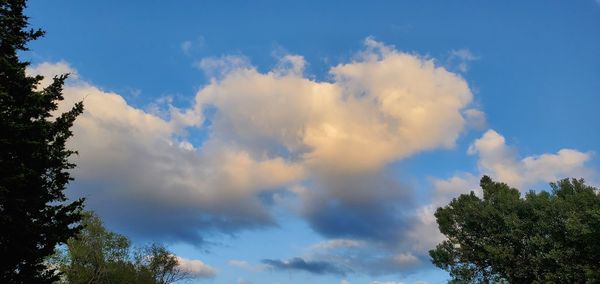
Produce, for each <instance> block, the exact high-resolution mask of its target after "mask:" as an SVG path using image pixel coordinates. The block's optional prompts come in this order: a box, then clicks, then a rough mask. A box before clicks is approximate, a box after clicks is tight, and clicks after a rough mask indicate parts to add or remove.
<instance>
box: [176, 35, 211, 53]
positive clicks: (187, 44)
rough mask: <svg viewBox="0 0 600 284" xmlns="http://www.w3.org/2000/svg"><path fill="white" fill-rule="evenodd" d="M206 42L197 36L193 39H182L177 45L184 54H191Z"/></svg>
mask: <svg viewBox="0 0 600 284" xmlns="http://www.w3.org/2000/svg"><path fill="white" fill-rule="evenodd" d="M205 44H206V41H205V39H204V37H202V36H199V37H197V38H196V39H195V40H184V41H182V42H181V44H180V45H179V48H180V49H181V51H182V52H183V54H185V55H191V54H192V52H193V51H195V50H199V49H201V48H202V47H204V45H205Z"/></svg>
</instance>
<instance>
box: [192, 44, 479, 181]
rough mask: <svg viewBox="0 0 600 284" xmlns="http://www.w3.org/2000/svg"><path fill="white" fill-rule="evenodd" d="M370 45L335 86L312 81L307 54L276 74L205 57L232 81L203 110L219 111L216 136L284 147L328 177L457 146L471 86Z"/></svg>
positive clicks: (268, 148)
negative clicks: (326, 172) (306, 72)
mask: <svg viewBox="0 0 600 284" xmlns="http://www.w3.org/2000/svg"><path fill="white" fill-rule="evenodd" d="M366 44H367V47H368V48H367V50H366V51H365V52H363V53H361V55H360V57H359V58H358V59H357V60H356V61H354V62H351V63H348V64H341V65H338V66H335V67H333V68H332V69H331V71H330V73H331V75H332V76H333V78H334V82H331V83H330V82H318V81H314V80H311V79H308V78H305V77H303V76H302V74H301V73H302V72H301V71H302V68H303V66H304V64H305V63H304V60H303V59H302V58H301V57H298V56H286V57H284V58H283V59H282V60H283V61H285V64H281V65H280V66H279V67H278V68H277V69H275V70H273V71H271V72H267V73H260V72H258V71H257V70H256V69H255V68H252V67H249V66H248V65H247V61H245V60H243V59H240V58H237V57H224V58H222V59H220V60H217V59H205V60H203V61H202V62H201V64H200V65H201V66H202V67H203V68H204V69H208V70H209V73H210V74H214V73H217V74H219V75H220V76H222V79H221V80H214V81H213V82H212V83H211V84H209V85H208V86H206V87H204V88H203V89H202V90H200V92H199V93H198V96H197V103H198V106H200V107H205V106H214V107H216V109H217V114H216V115H215V117H214V120H213V123H214V124H213V127H214V135H215V137H218V138H219V139H223V140H229V141H234V142H235V143H239V144H243V145H245V146H246V147H249V148H250V149H252V151H253V152H254V153H255V154H258V155H260V154H263V153H265V152H266V153H267V154H272V149H273V148H277V147H283V148H284V149H286V150H287V151H288V152H289V153H290V154H291V155H293V156H294V157H297V158H299V159H301V160H302V161H303V162H305V164H306V165H309V166H311V167H317V168H320V169H323V168H335V169H337V170H342V171H353V170H354V171H364V170H377V169H379V168H381V167H382V166H384V165H385V164H387V163H389V162H392V161H395V160H398V159H402V158H405V157H407V156H410V155H412V154H414V153H418V152H420V151H425V150H429V149H435V148H439V147H452V146H453V145H454V141H455V140H456V138H457V136H458V135H459V133H460V131H461V130H462V129H463V127H464V125H465V118H464V117H463V114H462V113H461V111H462V110H463V109H465V108H466V107H467V106H468V105H469V103H470V101H471V98H472V94H471V92H470V91H469V88H468V86H467V84H466V82H465V81H464V80H463V79H462V78H460V77H459V76H457V75H456V74H453V73H450V72H448V71H446V70H445V69H443V68H441V67H437V66H435V65H434V63H433V61H431V60H428V59H423V58H419V57H417V56H414V55H410V54H406V53H401V52H398V51H395V50H393V49H392V48H391V47H388V46H385V45H383V44H381V43H378V42H375V41H373V40H371V39H369V40H367V42H366ZM281 66H288V68H287V69H285V68H281ZM257 110H260V111H257ZM424 129H427V131H423V130H424Z"/></svg>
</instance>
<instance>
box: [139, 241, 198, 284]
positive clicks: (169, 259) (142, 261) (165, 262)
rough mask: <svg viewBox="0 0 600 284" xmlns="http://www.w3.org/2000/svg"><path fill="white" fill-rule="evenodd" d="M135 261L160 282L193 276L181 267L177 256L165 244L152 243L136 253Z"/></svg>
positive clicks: (167, 283)
mask: <svg viewBox="0 0 600 284" xmlns="http://www.w3.org/2000/svg"><path fill="white" fill-rule="evenodd" d="M135 263H136V264H137V266H138V267H140V270H147V271H149V272H150V275H151V276H152V278H153V279H154V280H155V281H156V282H157V283H159V284H169V283H173V282H177V281H180V280H184V279H188V278H191V275H190V274H189V273H188V272H187V271H185V270H183V269H181V267H180V266H179V261H178V260H177V257H176V256H174V255H173V254H172V253H171V252H170V251H169V250H167V249H166V248H165V247H164V246H163V245H160V244H156V243H154V244H151V245H149V246H147V247H145V248H142V249H140V250H139V251H138V253H136V256H135Z"/></svg>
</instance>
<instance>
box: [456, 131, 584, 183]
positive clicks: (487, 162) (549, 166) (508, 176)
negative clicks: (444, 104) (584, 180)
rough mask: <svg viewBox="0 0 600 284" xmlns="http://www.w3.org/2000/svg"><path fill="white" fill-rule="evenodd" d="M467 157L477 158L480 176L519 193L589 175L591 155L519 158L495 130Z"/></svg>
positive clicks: (563, 152) (572, 152) (477, 142)
mask: <svg viewBox="0 0 600 284" xmlns="http://www.w3.org/2000/svg"><path fill="white" fill-rule="evenodd" d="M468 153H469V154H471V155H478V157H479V160H478V163H477V164H478V167H479V170H480V172H481V173H482V174H487V175H490V176H492V177H493V178H494V179H496V180H499V181H503V182H506V183H508V184H510V185H512V186H514V187H517V188H520V189H521V190H527V188H524V186H527V185H531V184H534V183H537V182H552V181H556V180H558V179H562V178H565V177H583V176H586V175H591V170H590V169H588V168H586V167H585V163H586V162H587V161H589V160H590V159H591V157H592V152H580V151H577V150H574V149H560V150H559V151H558V152H557V153H555V154H549V153H545V154H541V155H533V156H527V157H524V158H522V159H519V158H518V155H517V152H516V150H515V149H514V148H513V147H510V146H508V145H507V144H506V140H505V139H504V137H503V136H502V135H500V134H498V133H497V132H496V131H494V130H488V131H487V132H485V134H484V135H483V136H482V137H481V138H479V139H477V140H475V142H473V144H471V146H470V147H469V151H468Z"/></svg>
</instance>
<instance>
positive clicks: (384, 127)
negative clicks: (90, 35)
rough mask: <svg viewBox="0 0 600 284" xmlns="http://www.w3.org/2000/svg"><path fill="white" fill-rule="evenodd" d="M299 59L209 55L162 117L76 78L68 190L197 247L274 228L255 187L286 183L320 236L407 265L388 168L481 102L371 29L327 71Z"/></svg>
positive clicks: (402, 190) (434, 143)
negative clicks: (257, 60) (202, 77)
mask: <svg viewBox="0 0 600 284" xmlns="http://www.w3.org/2000/svg"><path fill="white" fill-rule="evenodd" d="M305 65H306V62H305V61H304V59H303V58H302V57H301V56H298V55H287V56H284V57H282V58H281V61H280V63H279V64H278V65H277V66H276V67H275V68H273V69H272V70H270V71H267V72H260V71H258V69H257V68H255V67H254V66H252V65H251V64H250V63H249V61H248V60H247V59H244V58H239V57H234V56H226V57H223V58H210V59H205V60H203V61H202V62H200V63H199V66H200V67H202V68H203V69H204V70H205V71H206V72H207V74H208V75H209V76H211V80H210V82H209V83H208V84H206V85H205V86H203V87H202V88H201V89H200V90H199V92H198V93H197V94H196V99H195V102H194V104H193V106H191V107H190V108H187V109H178V108H175V107H173V106H169V107H168V112H167V113H166V115H157V114H155V113H153V112H150V111H146V110H144V109H141V108H136V107H134V106H132V105H130V104H128V103H127V101H126V100H125V99H124V98H123V97H122V96H120V95H118V94H115V93H111V92H107V91H104V90H102V89H100V88H98V87H96V86H94V85H92V84H90V83H89V82H86V81H85V80H82V79H80V78H77V76H74V80H72V81H70V83H69V84H68V85H67V86H66V88H65V97H66V100H65V102H64V103H63V104H61V107H62V108H63V109H65V108H67V107H69V106H70V105H72V104H73V102H75V101H78V100H84V103H85V106H86V111H85V113H84V114H83V115H82V116H81V117H80V118H79V119H78V120H77V122H76V125H75V127H74V131H75V136H74V138H73V139H72V140H71V147H73V148H74V149H77V150H79V153H80V154H79V156H78V157H77V158H76V159H77V160H76V162H77V164H78V168H77V169H76V172H75V174H76V175H75V177H76V182H75V183H74V184H73V186H72V188H71V190H72V191H73V192H74V193H75V194H78V195H84V196H87V197H88V204H89V205H90V207H91V208H92V209H95V210H97V211H98V212H99V213H100V214H101V215H102V216H103V217H105V218H106V219H107V221H108V222H109V223H110V224H113V225H115V226H118V227H119V228H120V229H121V230H123V231H124V232H126V233H129V234H134V235H138V236H144V237H147V238H163V239H164V238H167V239H173V240H185V241H189V242H193V243H198V244H201V243H202V241H203V238H204V237H205V236H206V235H207V234H210V233H215V232H216V233H235V232H237V231H239V230H243V229H250V228H258V227H263V226H272V225H274V224H276V220H275V218H274V217H273V216H272V214H271V210H270V208H269V206H272V204H273V203H270V202H265V201H264V200H265V198H264V197H265V196H269V195H270V194H275V193H276V192H281V191H287V193H288V194H289V195H290V196H293V197H294V198H295V200H296V202H298V203H299V208H300V209H299V212H298V213H299V214H300V216H302V217H304V218H306V220H308V222H309V223H310V224H311V226H312V227H313V228H314V229H315V230H316V231H317V232H320V233H322V234H323V235H325V236H327V237H330V238H340V237H341V238H353V239H357V240H366V241H369V242H372V243H373V244H374V247H375V246H376V247H381V248H382V249H384V250H390V249H392V255H391V258H390V259H392V260H394V259H395V263H397V264H398V265H402V264H407V263H410V265H413V264H414V263H415V260H416V257H415V256H413V255H412V254H410V253H409V252H406V251H405V250H406V244H403V242H402V241H399V240H402V239H405V238H406V234H407V232H406V230H407V228H409V227H410V226H411V224H413V223H414V222H415V218H416V217H415V214H414V212H412V213H411V212H410V210H411V208H414V205H413V204H412V203H411V201H410V200H411V193H410V192H411V189H410V187H408V186H406V185H404V184H403V183H402V182H401V181H398V180H397V178H395V177H393V175H390V174H389V173H388V172H387V171H386V166H387V165H389V164H390V163H393V162H396V161H399V160H402V159H404V158H406V157H409V156H412V155H415V154H417V153H420V152H422V151H428V150H432V149H439V148H450V147H453V145H454V143H455V141H456V139H457V137H458V136H459V135H460V133H461V132H462V131H463V130H464V129H465V127H466V126H467V125H469V121H468V120H469V119H471V118H472V117H473V115H470V114H472V113H474V112H475V113H477V112H479V111H477V110H474V109H473V108H472V107H471V101H472V94H471V91H470V90H469V87H468V85H467V83H466V82H465V80H464V79H463V78H461V77H460V76H459V75H457V74H455V73H452V72H449V71H448V70H446V69H445V68H443V67H440V66H438V65H437V64H436V63H435V62H434V60H432V59H429V58H426V57H421V56H418V55H415V54H409V53H404V52H400V51H398V50H396V49H394V48H393V47H390V46H386V45H384V44H382V43H380V42H376V41H374V40H372V39H367V40H366V41H365V48H364V49H363V50H362V51H361V52H359V53H358V54H357V55H356V56H355V57H354V58H353V60H351V61H350V62H347V63H342V64H339V65H337V66H333V67H331V69H330V72H329V73H330V77H329V79H328V80H326V81H322V80H315V79H313V78H311V77H310V76H307V75H305V74H304V73H303V72H304V69H303V68H304V66H305ZM65 71H67V72H72V73H74V74H76V70H74V69H72V68H70V67H69V66H68V65H67V64H65V63H58V64H42V65H39V66H36V67H34V68H32V69H30V71H29V72H30V73H40V74H43V75H52V74H57V73H63V72H65ZM190 128H197V129H199V130H200V131H203V132H204V133H205V134H206V137H207V138H206V139H205V140H204V141H203V142H202V144H198V145H194V144H192V143H190V139H187V136H186V131H187V130H189V129H190ZM290 188H294V190H291V189H290ZM297 188H303V190H296V189H297ZM275 204H276V203H275Z"/></svg>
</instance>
